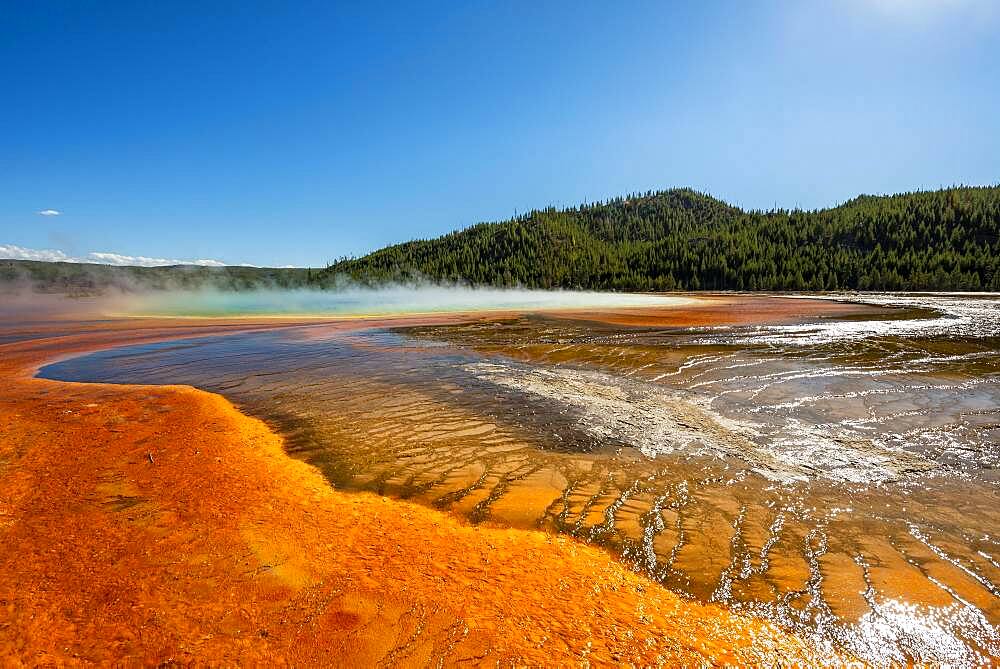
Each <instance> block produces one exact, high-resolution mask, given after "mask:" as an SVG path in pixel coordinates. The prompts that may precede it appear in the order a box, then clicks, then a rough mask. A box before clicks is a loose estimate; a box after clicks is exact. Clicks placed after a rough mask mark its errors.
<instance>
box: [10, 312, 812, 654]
mask: <svg viewBox="0 0 1000 669" xmlns="http://www.w3.org/2000/svg"><path fill="white" fill-rule="evenodd" d="M280 325H281V323H280V322H275V321H270V322H269V323H268V324H267V325H266V327H276V326H280ZM256 326H257V325H256V324H254V323H252V322H250V321H240V322H239V324H238V326H234V325H232V324H226V323H222V322H204V321H200V322H198V323H190V322H188V323H184V322H180V323H166V322H150V321H147V322H142V321H138V322H137V321H131V322H130V321H115V322H111V323H107V324H90V325H87V326H77V325H73V324H69V323H59V324H54V325H51V326H45V327H49V328H51V334H52V335H53V336H52V337H49V338H42V339H34V340H27V341H13V343H7V344H3V345H0V388H2V390H0V657H2V658H4V659H5V662H6V663H13V664H15V665H16V664H24V665H38V664H49V663H51V664H66V663H70V664H73V663H84V662H99V663H111V662H118V661H123V660H124V661H125V662H126V663H127V664H159V663H164V662H168V663H169V662H178V663H187V662H192V661H195V660H197V661H199V662H206V663H214V664H232V663H244V664H264V663H266V664H295V665H323V666H328V665H341V666H375V665H408V666H424V665H429V664H439V663H442V664H445V665H457V664H464V663H472V664H489V665H491V666H492V665H496V664H497V663H499V664H502V665H508V664H516V665H523V664H528V665H542V664H544V665H567V664H574V665H575V664H580V663H583V662H584V661H589V662H591V663H594V664H611V663H614V664H618V663H626V662H632V663H635V664H638V665H649V664H654V665H655V664H666V665H677V664H688V665H690V664H702V663H706V662H716V663H718V662H738V663H748V662H749V663H766V664H775V663H778V662H783V663H791V662H798V663H814V662H817V661H818V660H819V659H820V658H818V657H817V656H815V655H814V654H813V653H812V652H811V651H810V650H809V648H807V647H806V646H805V645H804V644H803V643H802V642H800V641H799V640H797V639H796V638H794V637H791V636H788V635H786V634H784V633H782V632H780V631H778V630H775V629H773V628H772V627H769V626H768V625H766V624H764V623H762V622H760V621H757V620H755V619H752V618H748V617H744V616H739V615H734V614H731V613H729V612H727V611H725V610H722V609H719V608H716V607H713V606H705V605H699V604H695V603H691V602H687V601H684V600H681V599H679V598H678V597H676V596H675V595H673V594H672V593H670V592H669V591H667V590H665V589H663V588H661V587H659V586H657V585H655V584H653V583H651V582H649V581H647V580H645V579H643V578H642V577H640V576H638V575H636V574H634V573H632V572H630V571H629V570H628V569H627V568H625V567H624V566H622V565H621V564H619V563H617V562H615V561H614V560H613V559H612V558H611V557H610V556H609V555H607V554H606V553H604V552H602V551H601V550H599V549H596V548H592V547H588V546H584V545H580V544H578V543H576V542H574V541H573V540H572V539H568V538H564V537H558V536H551V535H547V534H544V533H540V532H532V531H523V530H506V529H497V528H489V527H481V526H476V527H473V526H467V525H464V524H462V523H461V522H460V521H459V520H456V519H455V518H454V517H452V516H449V515H446V514H443V513H440V512H437V511H434V510H431V509H427V508H425V507H421V506H416V505H413V504H408V503H404V502H398V501H390V500H387V499H385V498H380V497H374V496H370V495H362V494H347V493H342V492H338V491H335V490H333V489H332V488H331V487H330V486H329V484H328V483H327V481H326V480H325V479H324V478H323V477H322V476H321V475H320V474H319V473H318V472H317V471H315V470H314V469H312V468H311V467H309V466H308V465H306V464H304V463H302V462H300V461H297V460H293V459H291V458H289V457H287V456H286V455H285V453H284V452H283V450H282V444H281V440H280V438H279V437H278V436H277V435H275V434H274V433H272V432H271V431H270V429H269V428H268V427H267V426H266V425H264V424H263V423H261V422H259V421H257V420H255V419H251V418H248V417H247V416H245V415H243V414H241V413H240V412H239V411H237V410H236V409H235V408H234V407H232V406H231V405H230V404H229V403H228V402H227V401H226V400H225V399H223V398H221V397H219V396H216V395H212V394H209V393H205V392H201V391H198V390H194V389H191V388H187V387H143V386H112V385H96V384H68V383H61V382H54V381H46V380H41V379H35V378H32V375H33V374H34V371H35V369H36V368H37V367H38V366H39V365H40V364H44V363H45V362H47V361H49V360H51V359H53V358H56V357H62V356H66V355H70V354H76V353H79V352H82V351H85V350H91V349H95V348H102V347H108V346H115V345H121V344H126V343H138V342H141V341H146V340H156V339H164V338H171V337H179V336H190V335H193V334H208V333H215V332H222V331H227V330H232V328H233V327H239V328H241V329H242V328H250V327H256ZM260 326H261V327H263V325H260ZM6 332H7V333H8V334H9V333H10V332H11V330H9V329H8V330H6ZM36 334H37V332H36ZM8 341H10V339H8Z"/></svg>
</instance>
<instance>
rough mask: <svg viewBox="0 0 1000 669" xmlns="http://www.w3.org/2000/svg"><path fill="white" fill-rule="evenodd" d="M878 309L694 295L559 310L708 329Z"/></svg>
mask: <svg viewBox="0 0 1000 669" xmlns="http://www.w3.org/2000/svg"><path fill="white" fill-rule="evenodd" d="M878 313H885V309H883V308H881V307H875V306H869V305H864V304H856V303H850V302H836V301H833V300H823V299H802V298H795V297H779V296H770V295H725V294H718V295H704V294H702V295H698V296H697V297H694V298H692V299H691V303H690V304H685V305H683V306H682V307H680V308H678V307H672V306H668V307H620V308H609V309H601V310H600V311H597V312H595V311H561V312H559V315H560V316H563V317H565V318H573V319H576V320H586V321H598V322H601V323H612V324H614V325H631V326H644V327H683V328H690V327H711V326H716V325H753V324H774V323H791V322H798V321H802V320H806V319H815V318H835V317H840V318H843V317H845V316H871V315H874V314H878Z"/></svg>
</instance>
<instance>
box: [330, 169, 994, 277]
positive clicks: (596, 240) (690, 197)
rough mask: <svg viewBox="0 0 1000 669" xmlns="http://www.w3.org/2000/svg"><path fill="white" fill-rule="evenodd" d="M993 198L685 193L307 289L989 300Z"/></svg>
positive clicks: (396, 261) (410, 249)
mask: <svg viewBox="0 0 1000 669" xmlns="http://www.w3.org/2000/svg"><path fill="white" fill-rule="evenodd" d="M998 236H1000V187H968V188H966V187H961V188H949V189H945V190H939V191H933V192H917V193H905V194H900V195H891V196H867V195H865V196H861V197H858V198H855V199H853V200H851V201H849V202H846V203H844V204H842V205H840V206H838V207H834V208H831V209H822V210H816V211H799V210H791V211H789V210H780V209H779V210H774V211H767V212H763V211H743V210H741V209H739V208H736V207H732V206H730V205H728V204H726V203H724V202H721V201H719V200H717V199H715V198H712V197H709V196H707V195H703V194H701V193H698V192H696V191H693V190H689V189H675V190H668V191H662V192H655V193H652V192H651V193H646V194H644V195H632V196H629V197H622V198H617V199H614V200H609V201H607V202H599V203H595V204H588V205H583V206H580V207H574V208H571V209H564V210H556V209H553V208H550V209H545V210H541V211H533V212H531V213H529V214H525V215H523V216H519V217H517V218H514V219H511V220H509V221H504V222H500V223H481V224H479V225H475V226H473V227H470V228H467V229H465V230H461V231H458V232H453V233H451V234H447V235H444V236H443V237H439V238H437V239H431V240H418V241H411V242H407V243H404V244H397V245H395V246H390V247H387V248H384V249H381V250H379V251H375V252H374V253H371V254H369V255H366V256H364V257H361V258H351V259H345V260H342V261H340V262H337V263H335V264H333V265H331V266H330V267H328V268H327V269H326V270H324V272H323V273H322V274H321V276H320V277H319V283H330V282H333V281H335V280H336V277H343V276H345V275H346V276H348V277H350V278H352V279H354V280H357V281H362V282H366V283H378V282H382V281H391V280H409V279H417V278H419V279H428V280H433V281H449V282H451V281H461V282H470V283H473V284H488V285H495V286H513V285H520V286H528V287H538V288H556V287H558V288H592V289H614V290H673V289H680V290H698V289H713V290H719V289H735V290H835V289H860V290H1000V237H998Z"/></svg>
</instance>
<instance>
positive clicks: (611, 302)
mask: <svg viewBox="0 0 1000 669" xmlns="http://www.w3.org/2000/svg"><path fill="white" fill-rule="evenodd" d="M689 301H690V299H689V298H683V297H672V296H665V295H646V294H628V293H599V292H587V291H562V290H554V291H548V290H528V289H499V288H472V287H467V286H435V285H400V284H393V285H386V286H381V287H377V288H368V287H362V286H347V287H341V288H338V289H336V290H309V289H296V290H253V291H239V292H229V291H218V290H199V291H164V292H157V293H143V294H138V295H134V296H125V297H123V298H122V299H120V300H118V301H117V302H116V311H117V313H116V314H115V315H123V316H167V317H191V316H194V317H212V316H230V317H231V316H320V317H322V316H384V315H392V314H419V313H455V312H466V311H532V310H539V311H541V310H545V311H548V310H559V309H569V310H579V309H602V308H613V307H618V308H622V307H657V306H659V307H667V306H678V305H682V304H687V303H688V302H689Z"/></svg>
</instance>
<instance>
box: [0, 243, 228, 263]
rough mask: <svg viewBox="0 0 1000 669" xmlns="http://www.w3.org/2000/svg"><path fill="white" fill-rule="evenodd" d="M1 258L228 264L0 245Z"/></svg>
mask: <svg viewBox="0 0 1000 669" xmlns="http://www.w3.org/2000/svg"><path fill="white" fill-rule="evenodd" d="M0 258H8V259H14V260H47V261H50V262H77V263H96V264H98V265H118V266H126V265H127V266H135V267H160V266H163V265H200V266H202V267H225V265H226V263H224V262H222V261H221V260H214V259H212V258H199V259H197V260H179V259H177V258H151V257H149V256H130V255H124V254H121V253H108V252H104V251H100V252H99V251H95V252H92V253H88V254H87V255H85V256H83V257H74V256H70V255H67V254H66V253H64V252H62V251H59V250H56V249H28V248H24V247H23V246H15V245H13V244H0Z"/></svg>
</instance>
